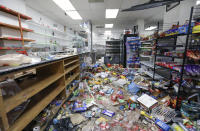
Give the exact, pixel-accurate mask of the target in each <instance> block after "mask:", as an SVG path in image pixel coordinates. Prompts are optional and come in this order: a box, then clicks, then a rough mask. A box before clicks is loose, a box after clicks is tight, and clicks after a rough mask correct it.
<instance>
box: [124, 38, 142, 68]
mask: <svg viewBox="0 0 200 131" xmlns="http://www.w3.org/2000/svg"><path fill="white" fill-rule="evenodd" d="M140 46H141V43H140V37H138V36H137V35H133V34H126V35H124V37H123V66H124V68H139V67H140V59H139V47H140Z"/></svg>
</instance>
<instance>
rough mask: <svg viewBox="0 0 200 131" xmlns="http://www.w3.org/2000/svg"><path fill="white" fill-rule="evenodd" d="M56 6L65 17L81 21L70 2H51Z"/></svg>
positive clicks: (60, 0)
mask: <svg viewBox="0 0 200 131" xmlns="http://www.w3.org/2000/svg"><path fill="white" fill-rule="evenodd" d="M53 2H54V3H56V5H58V6H59V7H60V8H61V9H62V10H64V11H65V12H66V13H67V15H69V16H70V17H71V18H72V19H74V20H82V17H81V16H80V14H79V13H78V11H76V9H75V8H74V6H73V5H72V3H71V2H70V0H53Z"/></svg>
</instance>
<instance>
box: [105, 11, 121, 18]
mask: <svg viewBox="0 0 200 131" xmlns="http://www.w3.org/2000/svg"><path fill="white" fill-rule="evenodd" d="M118 12H119V9H106V18H116V17H117V14H118Z"/></svg>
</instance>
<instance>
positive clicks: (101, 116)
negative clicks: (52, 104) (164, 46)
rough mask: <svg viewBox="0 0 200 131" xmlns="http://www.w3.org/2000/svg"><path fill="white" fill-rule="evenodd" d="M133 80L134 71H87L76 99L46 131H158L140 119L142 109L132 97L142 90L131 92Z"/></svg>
mask: <svg viewBox="0 0 200 131" xmlns="http://www.w3.org/2000/svg"><path fill="white" fill-rule="evenodd" d="M134 76H135V71H134V70H128V69H123V68H120V67H119V66H112V67H110V68H107V67H105V66H102V67H94V68H90V69H88V70H87V72H86V73H85V77H84V80H83V81H82V82H80V83H79V87H78V89H77V90H76V91H75V92H74V93H73V97H72V98H71V99H70V100H68V101H67V103H66V104H64V105H63V108H62V109H61V110H60V112H59V113H58V115H57V117H55V118H54V119H53V121H52V122H51V124H50V125H49V127H48V128H47V130H49V131H50V130H51V131H52V130H56V131H61V130H62V131H64V130H66V131H67V130H69V131H71V130H80V131H101V130H110V131H126V130H127V131H129V130H130V131H138V130H141V131H156V130H159V129H158V128H157V127H156V126H155V124H154V123H152V122H148V121H147V119H145V117H141V114H140V106H139V105H138V103H135V102H134V100H133V99H134V96H133V94H136V92H138V91H139V90H134V89H131V88H132V87H130V81H128V79H130V80H131V79H133V77H134ZM128 85H129V86H128ZM131 96H132V100H131V99H130V97H131ZM135 96H136V95H135Z"/></svg>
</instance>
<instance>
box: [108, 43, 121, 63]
mask: <svg viewBox="0 0 200 131" xmlns="http://www.w3.org/2000/svg"><path fill="white" fill-rule="evenodd" d="M121 52H122V51H121V42H120V40H111V41H106V51H105V53H106V55H105V57H106V59H109V62H110V64H120V58H121ZM105 63H107V62H106V61H105Z"/></svg>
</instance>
